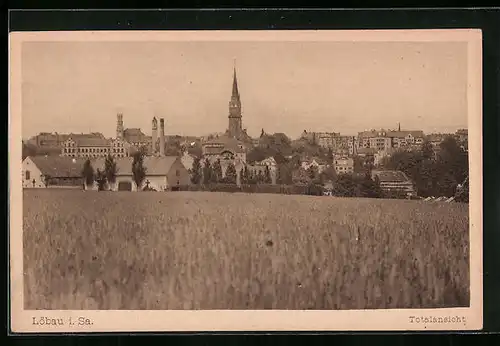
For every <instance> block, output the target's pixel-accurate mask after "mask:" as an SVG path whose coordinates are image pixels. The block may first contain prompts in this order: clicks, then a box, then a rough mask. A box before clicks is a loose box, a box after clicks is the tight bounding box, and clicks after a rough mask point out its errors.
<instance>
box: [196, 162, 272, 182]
mask: <svg viewBox="0 0 500 346" xmlns="http://www.w3.org/2000/svg"><path fill="white" fill-rule="evenodd" d="M190 174H191V182H192V183H193V184H195V185H198V184H202V183H203V184H205V185H207V184H210V183H215V184H216V183H222V184H236V183H237V172H236V167H235V166H234V164H233V163H229V165H228V166H227V168H226V172H225V174H223V172H222V166H221V162H220V160H217V161H215V162H214V163H211V162H210V160H209V159H208V158H207V159H205V161H204V162H203V166H202V163H201V159H200V158H199V157H197V158H195V160H194V162H193V168H192V169H191V170H190ZM240 179H241V182H240V183H241V184H258V183H263V184H271V183H272V178H271V171H270V170H269V167H267V166H266V167H265V170H264V171H261V170H259V171H253V170H249V169H248V167H247V166H246V165H245V166H244V167H243V168H241V169H240Z"/></svg>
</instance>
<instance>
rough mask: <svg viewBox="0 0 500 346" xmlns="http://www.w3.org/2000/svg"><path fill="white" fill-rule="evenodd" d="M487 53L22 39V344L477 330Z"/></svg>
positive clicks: (14, 77)
mask: <svg viewBox="0 0 500 346" xmlns="http://www.w3.org/2000/svg"><path fill="white" fill-rule="evenodd" d="M481 39H482V36H481V31H480V30H475V29H474V30H473V29H470V30H469V29H453V30H358V31H356V30H349V31H342V30H339V31H336V30H310V31H308V30H305V31H286V30H283V31H281V30H277V31H126V32H125V31H94V32H85V31H84V32H64V31H61V32H12V33H11V34H10V39H9V52H10V56H9V58H10V71H9V91H10V92H9V138H10V146H9V169H10V171H9V172H10V175H9V187H10V189H9V193H10V196H9V198H10V204H9V206H10V210H9V230H10V231H9V246H10V299H11V326H12V332H20V333H21V332H26V333H30V332H36V333H41V332H52V333H61V332H78V333H79V332H81V333H85V332H162V331H170V332H195V331H196V332H198V331H200V332H203V331H220V332H228V331H229V332H231V331H249V332H252V331H379V330H383V331H417V330H430V331H436V330H480V329H481V328H482V325H483V316H482V310H483V293H482V285H483V284H482V242H483V241H482V41H481Z"/></svg>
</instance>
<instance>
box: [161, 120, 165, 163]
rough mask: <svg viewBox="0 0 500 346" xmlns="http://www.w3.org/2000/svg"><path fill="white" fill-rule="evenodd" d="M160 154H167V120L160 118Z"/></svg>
mask: <svg viewBox="0 0 500 346" xmlns="http://www.w3.org/2000/svg"><path fill="white" fill-rule="evenodd" d="M160 156H165V121H164V120H163V118H161V119H160Z"/></svg>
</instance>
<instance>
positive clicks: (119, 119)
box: [116, 113, 123, 139]
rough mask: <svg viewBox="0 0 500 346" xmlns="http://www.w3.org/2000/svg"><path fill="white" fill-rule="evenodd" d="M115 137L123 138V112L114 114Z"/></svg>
mask: <svg viewBox="0 0 500 346" xmlns="http://www.w3.org/2000/svg"><path fill="white" fill-rule="evenodd" d="M116 138H120V139H123V114H122V113H118V114H117V115H116Z"/></svg>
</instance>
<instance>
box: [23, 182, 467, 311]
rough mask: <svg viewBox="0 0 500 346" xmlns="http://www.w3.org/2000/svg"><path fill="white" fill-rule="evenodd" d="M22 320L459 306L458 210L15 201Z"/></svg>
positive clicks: (157, 199) (462, 253) (263, 202)
mask: <svg viewBox="0 0 500 346" xmlns="http://www.w3.org/2000/svg"><path fill="white" fill-rule="evenodd" d="M23 198H24V201H23V222H24V227H23V242H24V251H23V256H24V304H25V308H26V309H379V308H437V307H456V306H468V305H469V265H468V263H469V242H468V239H469V231H468V228H469V227H468V206H467V205H465V204H458V203H441V204H440V203H434V204H432V203H425V202H420V201H407V200H377V199H355V198H352V199H343V198H333V197H312V196H284V195H267V194H243V193H235V194H225V193H209V192H172V193H160V192H140V193H131V192H91V191H78V190H61V191H59V190H25V191H24V192H23Z"/></svg>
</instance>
